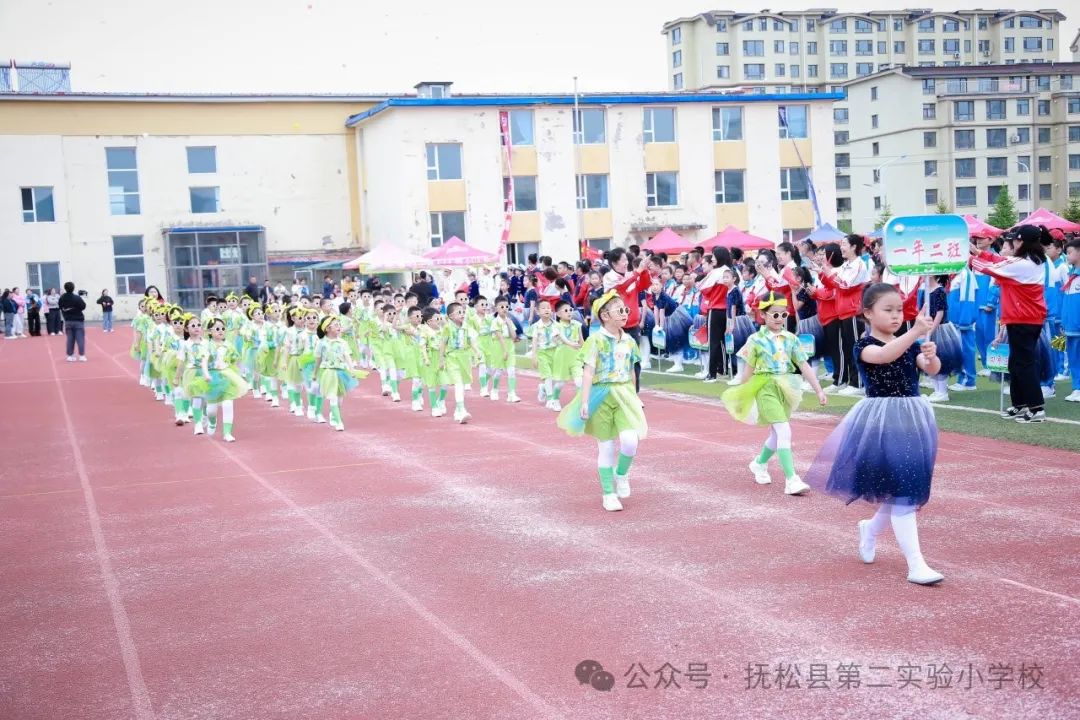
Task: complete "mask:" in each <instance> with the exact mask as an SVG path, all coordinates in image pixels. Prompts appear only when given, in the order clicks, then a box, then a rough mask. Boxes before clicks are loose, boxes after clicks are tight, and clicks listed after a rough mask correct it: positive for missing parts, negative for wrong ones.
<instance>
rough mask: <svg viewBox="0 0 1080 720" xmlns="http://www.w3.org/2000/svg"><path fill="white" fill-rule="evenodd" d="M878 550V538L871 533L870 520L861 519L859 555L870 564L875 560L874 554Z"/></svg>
mask: <svg viewBox="0 0 1080 720" xmlns="http://www.w3.org/2000/svg"><path fill="white" fill-rule="evenodd" d="M876 552H877V539H875V538H874V536H873V535H871V534H870V521H869V520H860V521H859V557H860V558H861V559H862V561H863V562H864V563H867V564H870V563H872V562H874V555H875V553H876Z"/></svg>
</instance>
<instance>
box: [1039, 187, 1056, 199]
mask: <svg viewBox="0 0 1080 720" xmlns="http://www.w3.org/2000/svg"><path fill="white" fill-rule="evenodd" d="M1053 188H1054V186H1053V185H1051V184H1050V183H1044V184H1041V185H1039V199H1040V200H1053V199H1054V189H1053Z"/></svg>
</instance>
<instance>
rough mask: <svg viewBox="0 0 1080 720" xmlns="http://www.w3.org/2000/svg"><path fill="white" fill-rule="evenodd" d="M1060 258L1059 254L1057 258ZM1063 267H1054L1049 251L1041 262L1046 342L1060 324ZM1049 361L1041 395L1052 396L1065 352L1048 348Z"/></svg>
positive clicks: (1061, 372)
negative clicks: (1049, 369)
mask: <svg viewBox="0 0 1080 720" xmlns="http://www.w3.org/2000/svg"><path fill="white" fill-rule="evenodd" d="M1054 247H1055V246H1054V245H1050V246H1049V248H1047V249H1048V250H1050V249H1051V248H1054ZM1058 259H1060V255H1059V258H1058ZM1063 267H1064V263H1062V264H1061V266H1060V267H1055V264H1054V262H1053V261H1052V260H1051V259H1050V253H1049V252H1048V253H1047V262H1045V263H1043V267H1042V270H1043V288H1044V289H1045V298H1046V323H1045V326H1044V327H1043V336H1044V338H1045V339H1046V342H1049V341H1050V340H1052V339H1054V337H1056V336H1057V335H1059V334H1060V332H1059V330H1060V326H1061V284H1062V281H1063V280H1064V278H1065V274H1064V272H1063V271H1062V269H1061V268H1063ZM1050 363H1051V365H1052V368H1053V370H1052V372H1051V371H1047V372H1046V374H1045V375H1044V376H1043V378H1042V380H1043V382H1042V386H1043V397H1054V395H1055V394H1056V393H1055V386H1054V379H1055V377H1057V376H1060V375H1062V374H1063V373H1064V371H1065V354H1064V353H1062V352H1059V351H1057V350H1054V349H1051V350H1050Z"/></svg>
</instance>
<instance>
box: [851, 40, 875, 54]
mask: <svg viewBox="0 0 1080 720" xmlns="http://www.w3.org/2000/svg"><path fill="white" fill-rule="evenodd" d="M855 54H856V55H873V54H874V41H873V40H856V41H855Z"/></svg>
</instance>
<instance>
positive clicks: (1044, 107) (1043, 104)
mask: <svg viewBox="0 0 1080 720" xmlns="http://www.w3.org/2000/svg"><path fill="white" fill-rule="evenodd" d="M1038 108H1039V117H1047V116H1048V115H1049V114H1050V101H1049V100H1039V104H1038Z"/></svg>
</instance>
